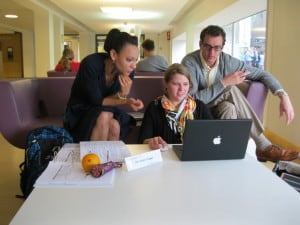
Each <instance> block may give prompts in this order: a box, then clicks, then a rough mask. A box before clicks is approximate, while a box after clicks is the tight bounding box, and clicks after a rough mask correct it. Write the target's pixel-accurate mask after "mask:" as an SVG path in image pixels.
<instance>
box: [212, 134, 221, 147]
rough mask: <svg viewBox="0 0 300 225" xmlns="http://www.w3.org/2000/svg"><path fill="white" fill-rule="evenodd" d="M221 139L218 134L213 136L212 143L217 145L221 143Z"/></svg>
mask: <svg viewBox="0 0 300 225" xmlns="http://www.w3.org/2000/svg"><path fill="white" fill-rule="evenodd" d="M221 140H222V138H221V137H220V135H219V136H217V137H215V138H214V139H213V143H214V145H219V144H221Z"/></svg>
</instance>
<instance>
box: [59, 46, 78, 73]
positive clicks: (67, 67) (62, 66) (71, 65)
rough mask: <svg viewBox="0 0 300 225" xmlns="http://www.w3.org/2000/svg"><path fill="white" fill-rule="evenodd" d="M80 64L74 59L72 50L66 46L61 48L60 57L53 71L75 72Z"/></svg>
mask: <svg viewBox="0 0 300 225" xmlns="http://www.w3.org/2000/svg"><path fill="white" fill-rule="evenodd" d="M79 66H80V62H75V61H74V52H73V50H72V49H71V48H69V47H66V48H65V49H64V50H63V53H62V57H61V58H60V60H59V62H58V64H57V65H56V67H55V71H62V72H77V71H78V69H79Z"/></svg>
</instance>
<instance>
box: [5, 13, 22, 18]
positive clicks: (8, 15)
mask: <svg viewBox="0 0 300 225" xmlns="http://www.w3.org/2000/svg"><path fill="white" fill-rule="evenodd" d="M4 17H5V18H8V19H17V18H18V17H19V16H18V15H16V14H6V15H4Z"/></svg>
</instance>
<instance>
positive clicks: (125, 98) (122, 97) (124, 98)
mask: <svg viewBox="0 0 300 225" xmlns="http://www.w3.org/2000/svg"><path fill="white" fill-rule="evenodd" d="M117 95H118V98H119V99H121V100H127V96H126V95H125V96H121V95H120V93H119V92H117Z"/></svg>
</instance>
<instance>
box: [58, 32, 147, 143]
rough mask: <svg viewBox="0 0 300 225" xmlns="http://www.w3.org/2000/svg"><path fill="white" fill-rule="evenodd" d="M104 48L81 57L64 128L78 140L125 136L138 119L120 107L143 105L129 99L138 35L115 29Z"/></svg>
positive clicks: (136, 107)
mask: <svg viewBox="0 0 300 225" xmlns="http://www.w3.org/2000/svg"><path fill="white" fill-rule="evenodd" d="M104 50H105V51H106V52H105V53H94V54H91V55H88V56H87V57H85V58H84V59H83V60H82V62H81V64H80V68H79V71H78V73H77V75H76V78H75V80H74V83H73V86H72V90H71V95H70V98H69V101H68V104H67V108H66V112H65V115H64V127H65V128H66V129H67V130H68V131H69V132H70V133H71V135H72V136H73V138H74V141H75V142H80V141H88V140H91V141H95V140H119V139H120V137H121V138H122V137H125V136H126V135H127V134H128V133H129V131H130V125H134V123H135V120H134V119H133V118H132V117H131V116H129V115H128V114H127V113H126V112H124V111H123V110H121V109H120V108H118V107H117V106H120V105H125V104H127V105H129V106H130V107H131V108H132V109H133V110H134V111H138V110H140V109H142V108H143V107H144V105H143V102H142V101H141V100H139V99H134V98H127V95H128V94H129V92H130V88H131V85H132V79H133V76H134V69H135V67H136V62H137V59H138V54H139V49H138V40H137V37H135V36H131V35H129V34H128V33H126V32H120V31H119V30H118V29H112V30H111V31H110V32H109V33H108V35H107V38H106V40H105V43H104Z"/></svg>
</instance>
